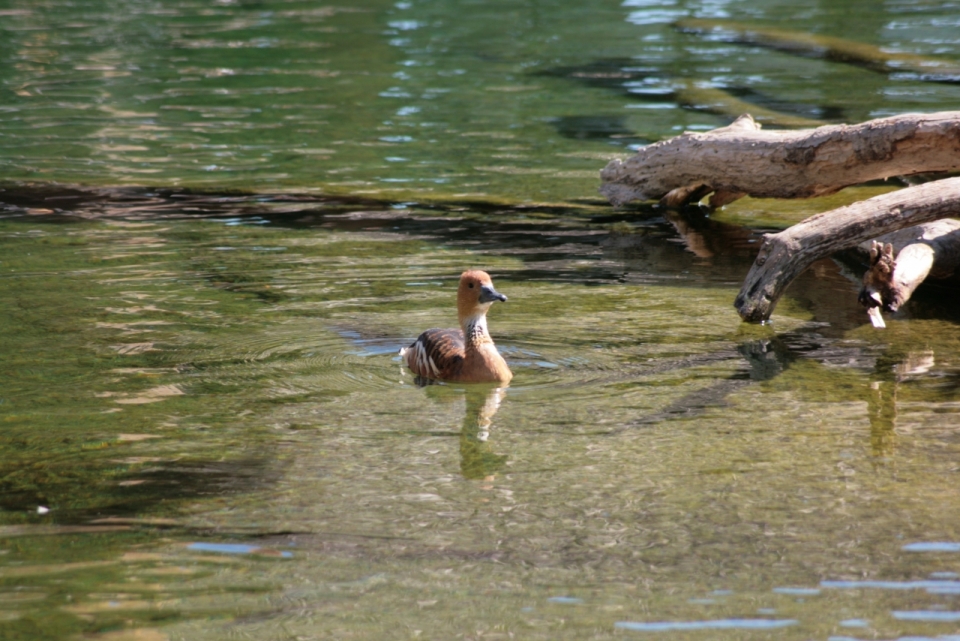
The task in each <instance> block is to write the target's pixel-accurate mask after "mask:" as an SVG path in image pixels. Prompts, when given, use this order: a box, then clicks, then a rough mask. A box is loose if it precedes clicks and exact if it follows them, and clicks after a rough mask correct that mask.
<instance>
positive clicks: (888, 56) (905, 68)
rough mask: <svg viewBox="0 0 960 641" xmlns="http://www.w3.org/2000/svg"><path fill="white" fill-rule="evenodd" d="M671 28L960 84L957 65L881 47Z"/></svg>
mask: <svg viewBox="0 0 960 641" xmlns="http://www.w3.org/2000/svg"><path fill="white" fill-rule="evenodd" d="M674 26H675V27H676V28H677V29H679V30H681V31H687V32H693V33H708V34H712V35H718V36H719V37H721V38H723V39H724V40H726V41H728V42H737V43H743V44H751V45H757V46H761V47H769V48H771V49H777V50H779V51H786V52H787V53H796V54H800V55H806V56H814V57H817V58H825V59H827V60H833V61H836V62H846V63H850V64H855V65H858V66H861V67H866V68H867V69H872V70H873V71H879V72H882V73H896V72H900V73H903V72H908V73H914V74H917V76H918V77H919V79H920V80H929V81H934V82H960V65H957V63H955V62H952V61H948V60H941V59H937V58H931V57H929V56H920V55H917V54H913V53H905V52H898V51H886V50H884V49H881V48H880V47H876V46H874V45H870V44H866V43H864V42H856V41H853V40H847V39H844V38H834V37H830V36H821V35H817V34H812V33H805V32H802V31H790V30H787V29H775V28H770V27H758V26H753V25H746V24H742V23H739V22H733V21H729V20H698V19H688V20H680V21H678V22H676V23H674Z"/></svg>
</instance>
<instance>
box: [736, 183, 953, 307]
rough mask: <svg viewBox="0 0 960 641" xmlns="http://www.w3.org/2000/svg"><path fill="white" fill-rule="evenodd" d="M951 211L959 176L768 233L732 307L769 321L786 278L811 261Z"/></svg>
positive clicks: (863, 202) (949, 214)
mask: <svg viewBox="0 0 960 641" xmlns="http://www.w3.org/2000/svg"><path fill="white" fill-rule="evenodd" d="M954 216H960V178H947V179H944V180H937V181H934V182H930V183H925V184H922V185H917V186H914V187H908V188H906V189H901V190H900V191H895V192H892V193H889V194H883V195H881V196H875V197H873V198H870V199H868V200H864V201H861V202H858V203H854V204H853V205H849V206H847V207H840V208H839V209H834V210H832V211H828V212H824V213H822V214H817V215H816V216H812V217H810V218H808V219H806V220H805V221H803V222H801V223H798V224H796V225H794V226H793V227H790V228H788V229H786V230H784V231H782V232H780V233H777V234H766V235H765V236H764V241H763V245H761V247H760V252H759V254H758V255H757V258H756V260H755V261H754V263H753V266H752V267H751V268H750V272H749V273H748V274H747V277H746V279H745V280H744V283H743V287H742V288H741V289H740V293H739V294H738V295H737V298H736V301H735V302H734V307H736V308H737V311H738V312H739V313H740V317H741V318H743V319H744V320H746V321H754V322H759V321H764V320H767V319H769V318H770V314H772V313H773V308H774V307H775V306H776V304H777V301H778V300H779V299H780V296H781V295H782V294H783V292H784V290H785V289H786V288H787V286H788V285H789V284H790V282H791V281H793V279H794V278H796V277H797V276H799V275H800V273H801V272H803V270H804V269H806V268H807V267H809V266H810V264H812V263H813V262H814V261H816V260H819V259H821V258H825V257H827V256H829V255H830V254H832V253H834V252H836V251H839V250H841V249H845V248H847V247H851V246H854V245H857V244H859V243H862V242H864V241H867V240H870V239H872V238H876V237H877V236H881V235H883V234H886V233H890V232H893V231H896V230H898V229H903V228H905V227H910V226H913V225H918V224H921V223H925V222H929V221H932V220H938V219H941V218H950V217H954Z"/></svg>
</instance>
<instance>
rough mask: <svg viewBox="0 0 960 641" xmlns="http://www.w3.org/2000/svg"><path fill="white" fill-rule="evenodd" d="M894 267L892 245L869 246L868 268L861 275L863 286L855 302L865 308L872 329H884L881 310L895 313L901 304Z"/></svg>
mask: <svg viewBox="0 0 960 641" xmlns="http://www.w3.org/2000/svg"><path fill="white" fill-rule="evenodd" d="M896 267H897V261H896V259H895V258H894V257H893V245H891V244H890V243H887V244H883V243H880V242H877V241H873V243H871V245H870V266H869V268H868V269H867V273H865V274H864V275H863V286H862V287H861V288H860V294H859V295H858V296H857V300H858V301H860V304H861V305H863V306H864V307H866V308H867V315H868V316H870V322H871V323H873V326H874V327H878V328H879V327H886V324H885V323H884V322H883V316H881V315H880V311H881V310H883V311H887V312H895V311H897V308H899V307H900V305H901V303H902V301H901V300H899V296H897V292H896V286H895V283H894V271H895V270H896Z"/></svg>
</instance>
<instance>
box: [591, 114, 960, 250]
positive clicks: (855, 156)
mask: <svg viewBox="0 0 960 641" xmlns="http://www.w3.org/2000/svg"><path fill="white" fill-rule="evenodd" d="M957 170H960V112H958V111H948V112H940V113H933V114H904V115H900V116H893V117H890V118H880V119H877V120H870V121H868V122H865V123H861V124H857V125H827V126H824V127H818V128H816V129H807V130H795V131H766V130H761V129H760V125H758V124H757V123H756V122H755V121H754V120H753V118H752V117H750V116H749V115H743V116H741V117H740V118H738V119H737V120H736V121H734V122H733V123H732V124H731V125H729V126H727V127H723V128H720V129H715V130H713V131H709V132H705V133H689V132H688V133H684V134H682V135H680V136H677V137H675V138H670V139H668V140H664V141H662V142H658V143H655V144H653V145H649V146H647V147H644V148H642V149H641V150H640V151H639V152H638V153H637V154H636V155H635V156H633V157H631V158H629V159H627V160H623V161H621V160H613V161H611V162H610V163H609V164H608V165H607V166H606V167H604V169H603V170H602V171H601V172H600V178H601V181H602V185H601V187H600V193H602V194H603V195H604V196H606V197H607V199H609V200H610V202H611V203H613V204H614V205H623V204H625V203H628V202H630V201H632V200H660V201H661V202H662V203H664V204H666V205H668V206H679V205H682V204H684V203H687V202H691V201H693V202H697V201H699V200H701V199H702V198H704V197H705V196H707V195H708V194H711V193H712V194H713V195H712V196H711V199H710V204H711V205H712V206H714V207H719V206H721V205H724V204H726V203H729V202H732V201H734V200H736V199H737V198H740V197H741V196H744V195H748V196H754V197H758V198H809V197H812V196H822V195H826V194H831V193H834V192H836V191H839V190H841V189H843V188H844V187H848V186H850V185H856V184H860V183H864V182H867V181H870V180H879V179H886V178H889V177H891V176H909V175H912V174H917V173H929V172H948V171H957ZM918 222H919V221H918ZM911 224H916V223H911ZM881 233H882V232H881ZM876 235H879V234H876Z"/></svg>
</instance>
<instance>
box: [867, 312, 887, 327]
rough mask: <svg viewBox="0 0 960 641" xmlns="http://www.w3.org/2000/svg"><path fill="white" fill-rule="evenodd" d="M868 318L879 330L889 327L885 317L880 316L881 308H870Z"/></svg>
mask: <svg viewBox="0 0 960 641" xmlns="http://www.w3.org/2000/svg"><path fill="white" fill-rule="evenodd" d="M867 316H869V317H870V322H871V323H873V326H874V327H876V328H877V329H883V328H884V327H886V326H887V324H886V323H884V322H883V316H882V315H881V314H880V308H879V307H868V308H867Z"/></svg>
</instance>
